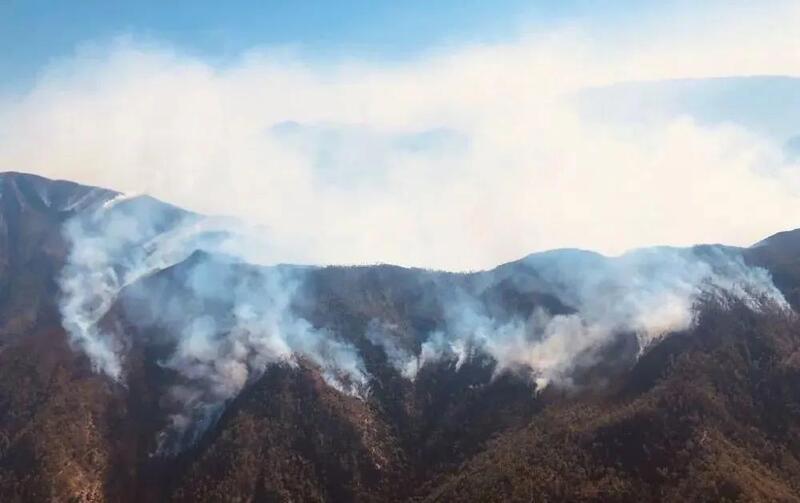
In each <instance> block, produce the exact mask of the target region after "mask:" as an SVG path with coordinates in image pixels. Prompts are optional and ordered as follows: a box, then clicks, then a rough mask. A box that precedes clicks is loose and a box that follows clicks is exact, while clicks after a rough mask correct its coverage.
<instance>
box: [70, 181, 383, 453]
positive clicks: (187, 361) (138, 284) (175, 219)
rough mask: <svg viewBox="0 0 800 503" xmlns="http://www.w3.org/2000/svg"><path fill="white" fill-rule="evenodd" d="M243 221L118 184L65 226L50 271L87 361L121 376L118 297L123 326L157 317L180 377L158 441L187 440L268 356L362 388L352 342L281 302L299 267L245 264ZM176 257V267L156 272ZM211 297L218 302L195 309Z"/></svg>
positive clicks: (290, 293)
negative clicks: (61, 262) (116, 192)
mask: <svg viewBox="0 0 800 503" xmlns="http://www.w3.org/2000/svg"><path fill="white" fill-rule="evenodd" d="M252 231H253V229H247V228H244V227H241V226H239V224H238V223H237V222H236V221H234V220H231V219H225V218H207V217H201V216H199V215H195V214H192V213H187V212H184V211H182V210H179V209H177V208H174V207H171V206H169V205H165V204H163V203H160V202H158V201H155V200H153V199H150V198H146V197H138V198H129V197H125V196H119V197H117V198H115V199H113V200H111V201H109V202H108V203H106V204H104V205H101V206H99V207H96V208H93V209H90V210H88V211H86V212H85V213H82V214H79V215H78V216H76V217H74V218H73V219H71V220H70V221H68V222H67V223H66V224H65V226H64V229H63V232H64V235H65V238H66V239H67V242H68V243H69V244H70V247H71V248H70V253H69V255H68V258H67V263H66V264H65V266H64V268H63V270H62V271H61V274H60V276H59V286H60V288H61V293H62V295H61V300H60V310H61V314H62V318H63V325H64V327H65V329H66V330H67V333H68V334H69V337H70V341H71V343H72V344H73V346H75V347H77V348H79V349H81V350H82V351H83V352H84V353H85V354H86V355H87V357H88V358H89V359H90V361H91V363H92V367H93V368H94V370H95V371H97V372H101V373H104V374H106V375H108V376H109V377H111V378H112V379H114V380H116V381H118V382H120V383H123V384H124V382H125V377H126V376H125V369H126V365H125V363H126V362H125V360H126V357H127V352H128V350H129V349H130V347H131V346H132V344H133V342H134V341H132V340H130V338H129V337H130V335H131V334H128V333H125V332H124V330H123V329H122V328H121V327H119V326H110V327H109V326H105V325H106V324H104V320H105V318H106V316H107V315H108V314H109V311H110V310H111V309H112V307H114V306H119V305H120V303H119V301H120V299H122V300H123V302H122V308H123V309H125V310H127V312H126V314H127V318H128V319H127V321H128V322H130V323H133V324H134V326H136V327H138V328H140V329H146V328H148V327H153V326H159V327H163V328H166V329H167V330H166V335H165V336H164V338H165V340H162V341H160V342H161V343H168V344H170V345H171V346H172V350H171V354H170V356H169V357H167V358H165V359H164V360H163V361H162V362H161V365H162V366H163V367H165V368H168V369H170V370H173V371H175V372H176V373H177V374H178V376H179V379H180V381H181V382H180V384H177V385H175V386H173V387H172V388H171V389H170V390H169V399H170V401H171V403H172V410H173V412H171V413H170V415H169V422H170V426H169V427H168V428H167V429H166V430H165V431H164V432H162V435H161V442H160V447H159V449H160V450H161V451H162V452H168V451H170V450H171V449H173V448H176V447H179V446H181V445H186V444H187V443H191V442H193V441H194V440H196V439H197V436H198V435H199V434H201V433H202V432H203V431H204V429H205V427H206V426H207V425H208V424H210V423H211V422H213V421H214V420H215V418H216V417H217V416H218V414H219V413H220V411H221V410H222V408H223V406H224V404H225V403H226V402H227V401H228V400H230V399H231V398H233V397H235V396H236V395H237V394H238V393H239V392H240V391H241V390H242V389H243V388H244V386H245V385H246V384H247V383H248V382H251V381H252V380H253V379H255V378H257V377H259V376H260V375H261V374H262V373H263V372H264V370H265V369H266V367H267V365H269V364H272V363H283V364H287V365H291V366H296V365H297V364H298V363H299V362H300V361H301V360H305V361H308V362H310V363H311V364H312V365H314V366H316V367H318V368H319V371H320V375H321V376H322V378H323V379H324V380H325V382H326V383H327V384H328V385H330V386H332V387H334V388H336V389H337V390H339V391H340V392H342V393H348V394H353V395H363V394H364V393H365V392H366V391H367V384H368V379H367V375H366V372H365V370H364V366H363V363H362V361H361V359H360V357H359V355H358V354H357V352H356V351H355V349H354V348H353V347H352V346H351V345H349V344H347V343H345V342H342V341H340V340H338V339H337V338H336V337H335V336H334V335H333V334H331V333H330V332H328V331H326V330H321V329H319V330H318V329H316V328H314V327H313V326H312V325H311V324H310V323H309V322H308V321H307V320H305V319H303V318H300V317H297V316H295V315H294V314H293V313H292V309H291V303H292V299H293V297H294V295H295V294H296V291H297V286H298V284H299V283H298V277H299V274H300V272H299V270H298V269H297V268H267V267H261V266H251V265H247V266H246V267H245V266H244V264H246V263H248V262H253V261H254V259H255V258H257V257H258V250H259V249H260V248H262V247H263V246H264V243H263V240H262V239H260V238H259V236H258V235H255V236H253V232H252ZM198 251H202V252H206V253H208V254H209V255H203V254H200V255H197V254H196V252H198ZM193 254H194V255H193ZM211 254H213V255H211ZM193 256H194V257H197V258H196V259H195V260H193V259H192V257H193ZM220 257H222V258H220ZM181 265H183V267H182V269H181V274H180V276H178V277H170V278H169V280H162V279H161V278H159V277H158V275H159V273H162V272H165V271H167V270H169V269H170V268H172V267H173V266H174V267H180V266H181ZM214 306H217V307H220V306H221V309H218V311H217V312H215V313H214V315H212V314H209V312H206V311H207V310H210V309H212V308H214Z"/></svg>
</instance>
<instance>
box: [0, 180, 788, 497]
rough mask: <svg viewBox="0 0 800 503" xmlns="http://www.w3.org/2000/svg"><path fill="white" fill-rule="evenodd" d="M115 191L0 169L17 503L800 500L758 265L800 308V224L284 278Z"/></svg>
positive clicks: (160, 209)
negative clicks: (672, 241)
mask: <svg viewBox="0 0 800 503" xmlns="http://www.w3.org/2000/svg"><path fill="white" fill-rule="evenodd" d="M118 196H119V195H118V194H117V193H115V192H113V191H106V190H102V189H94V188H90V187H83V186H80V185H76V184H71V183H69V182H54V181H49V180H46V179H42V178H39V177H34V176H31V175H23V174H16V173H6V174H0V224H1V225H0V231H2V232H0V251H1V252H2V257H0V258H1V259H2V260H0V264H2V267H0V285H2V287H3V290H2V292H3V295H2V297H0V312H1V313H2V318H0V321H1V322H2V323H0V500H2V501H43V500H44V501H47V500H51V501H85V502H101V501H170V500H174V501H298V500H299V501H397V500H431V501H434V500H435V501H464V500H485V501H508V500H513V501H530V500H535V501H557V500H571V501H577V500H581V501H646V500H672V501H687V500H690V501H691V500H694V501H704V500H711V499H714V500H722V499H726V498H727V499H728V500H745V501H797V500H798V494H800V486H798V485H797V480H800V394H799V393H800V391H798V390H800V322H798V319H797V316H796V315H795V314H794V312H793V311H791V310H789V309H788V308H786V306H783V305H780V304H779V303H778V304H776V303H775V302H774V301H773V300H772V296H773V295H774V292H772V291H771V290H769V289H768V288H762V289H758V288H760V287H762V286H763V284H764V282H765V281H767V280H768V279H769V277H768V276H767V275H765V274H762V273H761V272H760V270H755V269H752V268H749V267H747V266H746V265H745V262H747V263H748V264H751V265H757V266H760V267H764V268H766V269H767V270H769V271H770V272H771V273H772V277H773V278H774V280H775V285H776V286H777V287H778V288H779V289H780V290H781V291H782V292H783V294H784V295H785V297H786V298H787V300H789V302H790V303H791V304H792V305H794V306H797V302H798V299H799V297H798V296H797V292H798V291H800V274H798V270H800V268H796V267H795V265H796V264H797V261H798V259H800V245H799V244H800V238H798V236H800V231H791V232H789V233H784V234H781V235H778V236H774V237H771V238H768V239H767V240H765V241H763V242H762V243H760V244H759V245H756V246H754V247H752V248H747V249H738V248H733V247H720V246H710V247H709V246H706V247H695V248H691V249H669V248H663V249H650V250H642V251H638V252H634V253H632V254H628V255H626V256H623V257H618V258H608V257H603V256H602V255H598V254H594V253H591V252H585V251H580V250H561V251H554V252H547V253H543V254H534V255H532V256H530V257H526V258H524V259H522V260H520V261H517V262H513V263H510V264H505V265H502V266H500V267H498V268H496V269H494V270H491V271H483V272H477V273H471V274H453V273H446V272H437V271H426V270H420V269H406V268H401V267H394V266H385V265H384V266H365V267H321V268H318V267H297V266H277V267H265V266H259V265H254V264H250V263H247V262H246V261H243V260H242V259H240V258H237V257H236V256H231V255H229V254H228V252H229V251H230V249H231V248H230V245H231V243H238V242H239V241H238V240H237V236H236V234H235V233H234V232H232V231H230V229H229V228H228V227H218V226H216V225H207V222H206V221H205V220H203V217H202V216H198V215H195V214H192V213H189V212H185V211H183V210H180V209H178V208H175V207H172V206H170V205H167V204H164V203H161V202H159V201H156V200H154V199H151V198H147V197H137V198H123V197H121V196H119V197H118ZM109 233H110V234H111V235H112V237H113V239H110V238H109V237H108V235H109ZM88 245H91V246H88ZM86 250H89V251H91V252H92V253H82V252H83V251H86ZM78 252H81V253H78ZM86 257H89V258H90V259H91V260H89V261H85V260H84V259H86ZM81 260H84V261H83V262H81ZM87 271H88V272H91V273H92V274H91V275H89V276H87V277H88V278H89V279H92V281H84V280H85V279H86V278H85V277H84V276H81V274H85V273H86V272H87ZM100 273H102V274H100ZM73 276H74V277H73ZM74 278H78V279H81V281H79V282H77V283H71V284H73V285H77V286H78V288H77V289H76V292H78V293H81V292H82V293H88V294H92V295H86V296H84V297H80V296H79V297H77V299H78V301H76V302H74V303H72V304H70V303H69V302H66V300H69V299H66V300H65V297H67V296H69V295H77V294H76V293H74V292H73V293H70V291H69V290H65V281H67V280H72V279H74ZM98 278H99V279H100V280H102V281H99V282H98V281H95V280H97V279H98ZM643 285H644V287H643ZM686 285H689V286H690V287H691V288H688V289H687V288H686ZM770 285H771V282H770ZM112 287H113V288H112ZM757 287H758V288H757ZM95 288H100V289H101V290H103V291H106V290H107V291H108V292H110V293H108V296H107V299H106V298H101V296H98V295H99V294H98V295H93V294H95V293H97V292H95V291H94V289H95ZM705 288H709V289H708V290H707V291H706V293H705V294H704V295H701V296H695V293H696V290H698V289H705ZM753 289H755V290H753ZM737 292H738V293H737ZM687 300H688V301H691V302H692V303H693V304H692V303H690V304H686V302H685V301H687ZM65 305H66V306H69V307H70V309H72V310H71V311H65ZM689 308H691V309H692V310H693V312H696V313H697V316H696V319H695V320H694V321H693V322H692V323H688V320H684V316H685V314H686V313H687V312H688V310H689ZM65 312H66V313H67V314H68V315H69V316H73V317H76V319H78V321H81V322H82V321H85V320H91V323H90V324H89V328H88V329H87V328H86V327H85V326H84V325H82V324H80V323H78V324H75V323H73V324H70V323H69V320H67V319H65V318H64V314H65ZM651 314H657V315H658V316H654V317H653V319H650V315H651ZM664 320H667V321H669V322H670V323H669V324H665V321H664ZM674 320H678V321H679V322H680V323H679V324H678V325H675V324H674V323H673V321H674ZM73 321H74V320H73ZM684 321H686V322H687V324H686V325H681V323H683V322H684ZM64 326H66V327H67V328H68V329H67V330H65V328H63V327H64ZM264 327H268V329H265V328H264ZM597 327H601V328H597ZM663 327H667V328H669V327H678V329H676V330H671V331H670V330H667V332H664V328H663ZM81 330H83V331H81ZM554 331H563V332H564V333H565V334H568V335H569V338H566V339H554V338H553V333H555V332H554ZM558 334H561V332H558ZM645 336H647V337H645ZM587 337H588V338H590V339H591V340H590V341H589V342H590V343H587V342H586V338H587ZM98 341H100V342H102V343H108V344H109V345H108V346H107V347H106V346H102V345H100V346H98V345H97V344H99V343H100V342H98ZM554 341H555V342H554ZM556 342H557V344H556ZM92 344H94V345H92ZM109 348H110V349H109ZM106 349H109V350H110V351H111V353H109V352H107V351H105V350H106ZM104 351H105V352H104ZM99 356H103V357H104V358H106V360H101V359H99ZM109 359H110V360H113V361H112V362H111V363H113V365H112V364H109V363H108V360H109ZM542 361H547V362H549V363H548V364H547V366H543V367H541V368H539V369H531V368H530V367H529V365H530V362H542ZM101 363H105V364H106V365H107V366H106V367H103V366H101V365H99V364H101ZM114 365H118V366H119V369H120V373H119V377H117V378H115V377H114V376H113V375H112V374H111V373H109V372H108V371H105V370H104V368H105V369H110V368H111V369H113V368H116V367H114Z"/></svg>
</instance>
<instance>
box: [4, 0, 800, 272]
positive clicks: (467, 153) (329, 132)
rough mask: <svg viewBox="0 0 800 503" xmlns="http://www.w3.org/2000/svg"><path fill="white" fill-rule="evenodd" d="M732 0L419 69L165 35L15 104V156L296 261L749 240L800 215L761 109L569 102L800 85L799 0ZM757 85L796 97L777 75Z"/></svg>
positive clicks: (48, 78) (438, 59)
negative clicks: (226, 50) (168, 205)
mask: <svg viewBox="0 0 800 503" xmlns="http://www.w3.org/2000/svg"><path fill="white" fill-rule="evenodd" d="M730 3H731V2H724V4H725V6H728V5H729V4H730ZM747 3H753V2H747ZM659 4H660V3H659ZM720 5H721V4H720V3H715V5H706V3H705V2H704V3H703V7H702V8H698V6H697V5H692V6H691V13H690V14H689V13H688V12H683V13H681V12H670V13H668V14H664V15H658V16H655V15H654V16H652V17H649V16H645V17H647V19H640V20H639V22H638V23H625V24H624V26H614V27H613V28H611V29H609V27H607V26H606V27H600V32H599V33H598V32H595V31H593V27H592V26H583V25H582V24H581V23H577V24H576V25H575V26H570V27H566V28H565V27H549V28H547V29H535V30H530V31H525V32H524V33H522V34H520V35H519V36H518V37H513V38H512V39H510V40H507V41H506V42H504V43H493V44H473V45H468V44H466V45H457V44H456V45H453V46H447V47H440V48H431V50H430V51H426V52H424V53H421V54H418V55H416V56H414V57H412V58H409V59H405V60H403V61H383V60H362V59H358V58H356V59H354V60H348V61H347V62H342V61H325V62H320V61H319V60H308V59H304V58H303V57H301V56H298V55H297V54H294V53H291V52H286V51H276V50H275V48H274V47H254V48H252V49H253V50H252V51H246V52H245V53H243V54H237V55H235V56H234V57H233V58H232V59H228V58H225V60H224V61H223V62H222V64H217V63H218V62H217V61H209V60H208V59H204V58H203V57H202V55H198V54H197V53H192V54H185V53H182V52H181V49H180V47H174V46H171V45H169V44H168V43H166V44H162V43H159V42H158V41H157V42H153V41H141V40H136V39H135V38H134V39H131V38H122V39H120V40H117V41H112V42H109V41H101V42H99V43H94V44H88V45H86V46H84V47H82V48H79V50H76V51H75V53H74V54H72V55H71V57H69V58H65V59H63V60H57V61H55V62H54V64H53V65H52V66H51V67H49V68H46V69H43V70H42V73H41V77H40V78H39V79H38V80H37V81H36V83H35V84H34V85H33V86H32V87H31V88H30V89H25V90H24V91H23V92H21V93H19V94H14V95H7V96H0V158H2V159H4V163H5V164H6V165H7V166H10V167H13V169H19V170H23V171H32V172H36V173H39V174H43V175H45V176H50V177H55V178H68V179H71V180H75V181H79V182H84V183H88V184H91V185H98V186H106V187H114V188H117V189H121V190H125V191H132V192H139V193H147V194H151V195H153V196H155V197H159V198H161V199H163V200H166V201H170V202H173V203H175V204H178V205H180V206H182V207H186V208H190V209H193V210H196V211H199V212H202V213H205V214H233V215H236V216H237V217H240V218H242V219H249V220H251V221H254V222H257V223H259V224H262V225H265V226H268V227H269V229H270V233H271V235H272V237H273V238H274V239H273V240H272V244H273V247H272V248H271V250H272V252H273V253H274V254H275V255H277V256H278V257H279V260H280V261H283V262H291V263H297V262H302V263H320V264H324V263H347V264H361V263H374V262H375V261H385V262H389V263H394V264H401V265H415V266H420V267H434V268H443V269H448V270H475V269H480V268H486V267H491V266H493V265H495V264H498V263H501V262H504V261H508V260H512V259H514V258H515V257H519V256H522V255H524V254H526V253H530V252H531V251H534V250H546V249H550V248H558V247H564V246H579V247H586V248H590V249H597V250H601V251H603V252H604V253H611V254H617V253H621V252H623V251H625V250H628V249H631V248H634V247H641V246H648V245H653V244H672V245H687V244H691V243H696V242H701V241H705V240H710V241H712V242H724V243H731V244H738V245H747V244H750V243H752V242H753V241H755V240H757V239H760V238H761V237H763V236H765V235H768V234H769V233H771V232H774V231H775V230H780V229H788V228H793V227H794V226H796V225H797V221H796V215H797V214H798V213H800V199H799V198H798V197H797V194H798V188H799V187H800V176H799V175H798V173H800V170H798V169H797V157H796V156H793V155H786V153H785V152H784V144H785V142H786V140H787V139H788V138H785V137H776V136H774V135H766V136H765V135H764V134H763V131H764V130H773V128H772V127H767V128H765V127H764V124H762V123H760V122H759V121H756V122H757V123H756V124H754V123H753V117H752V116H751V115H748V114H738V115H737V114H733V115H732V114H730V113H728V114H725V113H723V114H721V115H722V117H723V118H724V120H721V121H711V122H709V121H708V120H704V119H707V117H705V116H706V114H705V113H703V111H702V110H700V111H698V110H696V109H695V107H688V108H687V107H684V106H683V102H681V100H677V101H678V103H675V107H673V106H670V103H667V104H666V108H667V110H664V111H663V115H661V111H660V110H659V114H658V115H659V117H660V119H659V120H658V121H654V122H651V121H641V120H640V119H641V117H639V116H633V117H628V116H627V115H626V114H623V115H624V117H622V118H619V117H617V115H616V114H614V113H611V112H613V111H615V110H617V108H619V107H618V106H617V105H616V102H614V101H613V100H611V102H610V103H609V102H608V101H607V100H604V99H603V98H602V97H598V98H599V102H594V99H593V98H592V99H590V101H592V103H591V104H592V105H594V106H596V107H597V108H596V113H594V114H590V115H591V117H587V114H585V113H584V111H583V107H582V106H581V105H580V104H578V105H576V103H575V101H576V100H577V101H581V100H580V99H578V98H576V97H580V96H582V93H583V92H585V91H586V90H587V89H591V88H595V87H598V86H601V87H605V86H612V87H613V86H614V85H615V84H617V83H620V82H631V81H652V80H655V81H659V80H661V81H664V80H665V79H666V80H667V81H666V82H662V83H663V85H664V86H665V87H666V88H667V89H673V85H674V83H673V82H671V81H669V80H670V79H676V78H677V79H685V78H701V79H705V78H708V77H720V76H741V75H797V73H798V68H800V51H787V50H786V48H787V47H794V46H795V44H796V38H797V37H796V26H797V25H798V23H800V7H799V6H798V4H797V2H788V1H786V2H784V1H779V2H777V3H776V2H759V5H758V6H753V5H751V6H749V7H748V8H747V9H744V10H740V9H738V8H735V7H730V8H720ZM687 6H688V4H687ZM678 10H680V9H678ZM731 82H733V81H731ZM731 82H721V83H720V82H718V83H716V85H712V86H711V88H713V89H715V90H714V92H713V93H712V96H718V93H719V92H722V93H723V94H724V90H725V89H726V88H728V87H729V86H732V85H734V84H735V82H733V83H731ZM706 83H707V84H708V82H706ZM709 85H710V84H709ZM792 85H797V84H796V83H794V84H792ZM620 92H621V93H623V94H624V95H625V97H626V98H635V96H634V97H631V96H629V95H630V94H632V93H631V91H630V90H629V89H626V88H623V89H622V91H620ZM589 94H592V93H589ZM601 94H602V93H601ZM633 94H635V93H633ZM745 94H746V96H747V97H750V98H752V97H753V96H756V97H758V96H762V97H763V96H772V97H773V98H774V97H775V96H779V97H781V99H777V98H775V99H771V100H768V101H774V102H776V103H782V104H784V105H785V103H784V101H783V98H786V97H787V96H790V94H787V93H785V92H783V93H777V94H776V88H775V87H774V86H772V85H771V84H769V85H766V86H765V87H759V88H758V91H757V92H756V91H754V92H749V91H748V92H747V93H745ZM734 98H735V102H734V103H733V104H732V105H731V106H732V107H733V108H734V109H737V107H738V109H739V110H741V109H743V108H745V109H746V108H748V107H755V108H757V109H758V110H762V109H763V108H762V106H761V104H760V101H758V100H754V101H745V102H739V100H740V99H744V94H738V95H737V96H735V97H734ZM654 100H657V101H658V102H659V103H661V100H660V97H658V96H657V97H656V98H654ZM712 101H713V100H712ZM761 101H764V100H761ZM634 102H635V103H636V106H633V107H632V108H633V109H634V111H635V112H637V113H638V112H641V111H643V110H645V111H646V109H647V108H648V106H649V105H652V103H650V98H649V97H646V99H644V103H642V106H641V107H640V106H638V102H636V100H634ZM703 102H704V103H705V102H706V100H703ZM717 103H720V102H719V101H717ZM584 104H585V103H584ZM720 106H726V103H720ZM774 111H775V117H774V118H773V117H769V118H768V119H769V120H768V122H769V123H770V124H773V125H774V124H776V123H777V124H780V125H781V126H780V128H778V129H779V130H780V131H782V132H787V131H791V134H795V133H796V132H797V131H800V123H798V119H797V114H796V113H794V109H793V107H792V106H779V107H777V108H775V109H774ZM610 117H613V118H614V120H609V118H610ZM743 201H747V204H743ZM463 222H469V226H468V228H467V226H465V225H463Z"/></svg>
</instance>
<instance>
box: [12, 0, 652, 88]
mask: <svg viewBox="0 0 800 503" xmlns="http://www.w3.org/2000/svg"><path fill="white" fill-rule="evenodd" d="M637 5H639V7H636V6H637ZM642 10H647V9H642V7H641V3H640V2H639V3H637V2H632V1H629V0H605V1H604V0H595V1H591V0H562V1H552V0H534V1H530V0H529V1H524V0H497V1H491V2H489V1H482V0H439V1H424V0H408V1H402V2H398V1H386V0H343V1H330V0H306V1H292V0H282V1H276V0H268V1H255V0H253V1H239V2H219V1H208V0H171V1H164V0H142V1H136V2H133V1H131V2H121V1H102V0H83V1H78V2H63V1H57V0H3V1H2V2H0V48H2V56H0V74H2V75H3V76H4V80H5V82H6V84H8V83H9V81H12V82H14V81H15V82H18V83H20V82H22V83H24V82H26V81H29V80H30V79H32V78H33V77H34V76H35V75H36V73H37V71H39V69H40V68H42V67H43V66H45V65H47V64H48V63H49V62H51V61H53V60H57V59H58V58H61V57H64V56H66V55H68V54H70V53H72V52H73V51H74V50H75V48H76V47H78V46H79V45H80V44H83V43H102V42H104V41H107V40H110V39H113V38H114V37H118V36H120V35H128V36H135V37H138V38H140V39H145V38H151V39H155V40H158V41H160V42H167V43H170V44H172V45H174V46H176V47H179V48H180V49H181V50H183V51H186V52H189V53H195V54H200V55H203V56H204V57H207V58H213V59H217V60H224V59H226V58H230V57H235V56H237V55H238V54H239V53H241V52H242V51H246V50H249V49H251V48H253V47H264V46H276V45H277V46H284V45H288V46H291V47H293V48H294V49H297V50H298V51H300V52H302V53H304V55H305V56H307V57H310V58H341V57H367V58H377V59H393V58H405V57H409V56H413V55H415V54H416V53H418V52H419V51H423V50H426V49H428V48H430V47H439V46H443V45H444V46H446V45H452V44H463V43H471V42H480V43H486V42H496V41H502V40H508V39H513V38H514V37H516V36H517V35H519V33H520V32H521V31H523V30H526V29H530V28H531V27H532V26H547V25H552V24H556V23H564V22H587V23H590V24H602V23H604V22H606V21H607V20H609V19H622V20H624V19H626V17H627V18H630V17H631V16H635V15H636V13H637V12H638V13H641V11H642ZM650 10H652V7H651V8H650Z"/></svg>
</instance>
